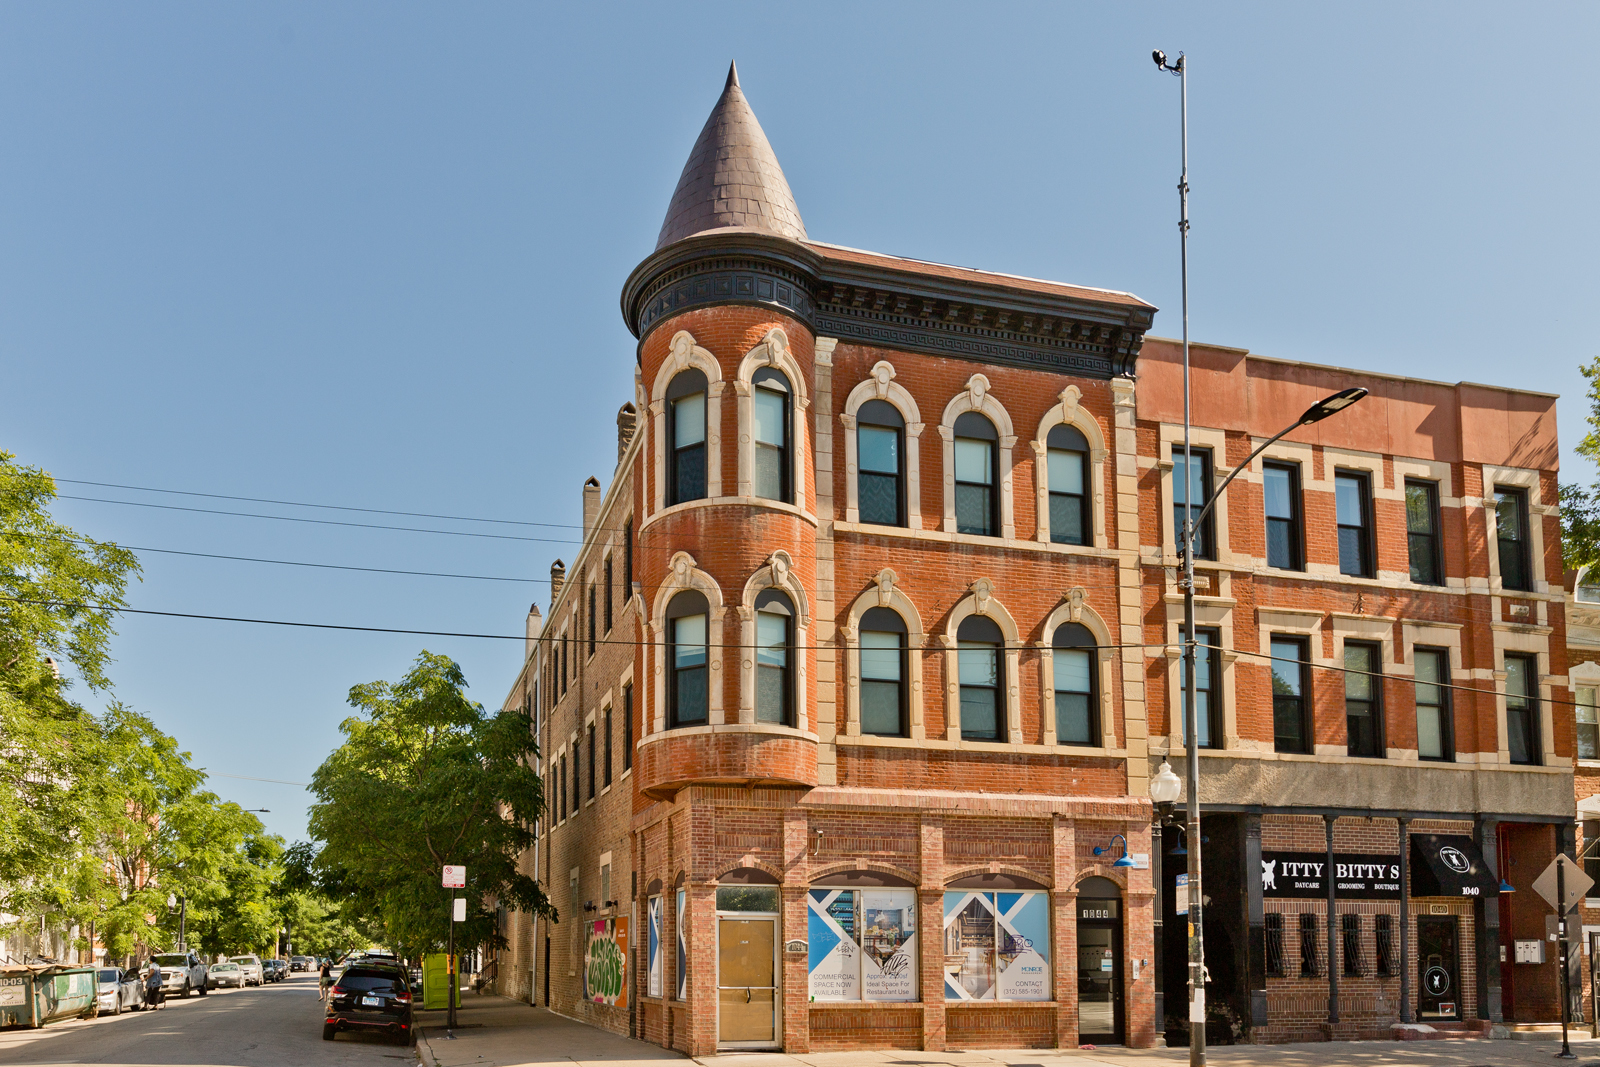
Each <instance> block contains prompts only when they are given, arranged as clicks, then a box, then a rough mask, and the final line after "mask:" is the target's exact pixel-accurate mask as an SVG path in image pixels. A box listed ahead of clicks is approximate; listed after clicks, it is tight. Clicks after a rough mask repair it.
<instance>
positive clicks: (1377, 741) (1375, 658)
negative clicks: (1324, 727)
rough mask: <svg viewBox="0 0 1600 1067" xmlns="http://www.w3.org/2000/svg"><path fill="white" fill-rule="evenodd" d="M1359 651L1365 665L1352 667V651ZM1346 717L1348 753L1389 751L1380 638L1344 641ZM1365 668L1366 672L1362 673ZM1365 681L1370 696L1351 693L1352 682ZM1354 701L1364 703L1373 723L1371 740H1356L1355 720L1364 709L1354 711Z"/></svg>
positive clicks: (1372, 754)
mask: <svg viewBox="0 0 1600 1067" xmlns="http://www.w3.org/2000/svg"><path fill="white" fill-rule="evenodd" d="M1352 651H1360V652H1362V653H1364V654H1365V656H1366V664H1367V665H1366V666H1365V667H1352V666H1351V664H1350V653H1351V652H1352ZM1344 667H1345V674H1344V717H1345V750H1346V754H1347V755H1350V756H1356V757H1364V758H1367V759H1381V758H1383V757H1384V756H1385V755H1386V754H1387V748H1386V745H1387V738H1386V737H1385V734H1386V731H1385V729H1384V719H1383V645H1382V644H1381V643H1380V642H1377V641H1349V640H1347V641H1345V643H1344ZM1361 671H1365V672H1367V673H1364V674H1363V673H1359V672H1361ZM1363 682H1364V683H1366V684H1367V686H1368V696H1367V697H1365V698H1362V697H1361V696H1359V695H1356V696H1352V695H1351V693H1350V687H1351V685H1352V684H1357V685H1359V684H1361V683H1363ZM1352 705H1354V706H1356V707H1357V708H1360V707H1361V705H1365V706H1366V707H1365V709H1364V714H1365V715H1366V717H1367V719H1368V720H1369V722H1370V724H1371V730H1372V736H1371V743H1370V744H1357V742H1356V733H1357V730H1356V725H1357V724H1356V722H1355V720H1356V719H1357V718H1358V717H1360V715H1361V714H1363V712H1362V711H1357V712H1352V711H1351V707H1352ZM1358 750H1359V751H1358Z"/></svg>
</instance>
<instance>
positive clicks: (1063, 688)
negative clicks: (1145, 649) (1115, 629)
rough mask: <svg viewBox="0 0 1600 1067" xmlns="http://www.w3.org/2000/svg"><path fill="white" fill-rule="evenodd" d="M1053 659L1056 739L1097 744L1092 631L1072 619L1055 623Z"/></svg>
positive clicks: (1098, 740)
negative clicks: (1060, 623)
mask: <svg viewBox="0 0 1600 1067" xmlns="http://www.w3.org/2000/svg"><path fill="white" fill-rule="evenodd" d="M1053 644H1054V645H1055V649H1054V652H1053V656H1054V661H1053V663H1052V664H1051V666H1052V668H1053V673H1054V674H1055V687H1056V743H1057V744H1062V745H1097V744H1099V743H1100V738H1099V727H1100V723H1099V718H1100V717H1099V715H1098V714H1097V712H1098V711H1099V708H1098V706H1097V705H1098V701H1096V700H1095V693H1096V691H1097V688H1098V687H1097V686H1096V685H1095V680H1096V679H1095V676H1096V675H1097V674H1098V673H1099V672H1098V671H1097V670H1096V666H1097V665H1096V663H1095V641H1094V634H1092V633H1090V632H1089V630H1088V628H1087V627H1085V626H1082V625H1080V624H1078V623H1075V622H1069V623H1063V624H1062V625H1060V626H1058V627H1056V635H1055V640H1054V642H1053Z"/></svg>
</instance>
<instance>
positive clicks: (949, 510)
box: [939, 374, 1017, 540]
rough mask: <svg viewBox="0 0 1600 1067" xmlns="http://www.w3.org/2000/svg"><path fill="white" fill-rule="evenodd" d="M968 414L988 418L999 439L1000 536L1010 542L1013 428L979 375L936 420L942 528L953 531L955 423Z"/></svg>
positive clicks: (1013, 530)
mask: <svg viewBox="0 0 1600 1067" xmlns="http://www.w3.org/2000/svg"><path fill="white" fill-rule="evenodd" d="M969 411H970V412H976V413H977V414H979V415H982V416H984V417H985V418H987V419H988V420H989V422H990V423H992V424H993V426H994V430H995V433H996V435H997V437H998V444H999V454H998V463H997V464H996V466H997V468H998V471H997V473H998V477H997V479H996V481H997V483H998V484H997V485H996V486H995V490H996V492H998V493H999V494H1000V500H999V507H998V509H997V510H998V511H999V519H1000V529H999V536H1000V537H1002V538H1004V539H1006V540H1010V539H1012V538H1015V537H1016V535H1017V527H1016V519H1015V515H1014V509H1013V506H1012V505H1013V501H1012V493H1011V488H1012V486H1011V477H1012V472H1011V467H1012V460H1013V456H1012V453H1013V451H1014V450H1015V448H1016V445H1017V434H1016V430H1015V429H1014V428H1013V427H1012V423H1011V414H1010V412H1008V411H1006V409H1005V407H1004V406H1003V405H1002V404H1001V403H1000V401H998V400H996V399H995V398H994V394H993V393H991V392H990V391H989V379H988V378H987V377H986V376H984V375H982V374H974V375H973V376H972V377H970V378H968V379H967V387H966V388H965V389H964V390H962V391H961V392H959V393H957V394H956V395H955V396H954V397H952V398H951V400H950V403H948V404H946V405H945V408H944V415H943V417H942V418H941V419H940V420H939V437H940V438H941V439H942V442H943V446H944V529H945V532H946V533H955V532H956V448H955V439H956V420H957V419H958V418H960V417H961V416H962V415H964V414H966V413H967V412H969Z"/></svg>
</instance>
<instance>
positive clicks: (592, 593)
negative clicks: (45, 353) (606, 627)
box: [587, 582, 600, 656]
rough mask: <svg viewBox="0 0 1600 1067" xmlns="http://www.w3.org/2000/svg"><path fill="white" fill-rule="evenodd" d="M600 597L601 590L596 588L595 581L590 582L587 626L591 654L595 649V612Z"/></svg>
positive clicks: (591, 654)
mask: <svg viewBox="0 0 1600 1067" xmlns="http://www.w3.org/2000/svg"><path fill="white" fill-rule="evenodd" d="M599 598H600V591H599V590H598V589H596V588H595V584H594V583H593V582H590V583H589V618H588V620H587V627H588V632H589V655H590V656H593V655H594V649H595V614H596V613H595V608H596V607H598V606H599V605H598V604H597V601H598V600H599Z"/></svg>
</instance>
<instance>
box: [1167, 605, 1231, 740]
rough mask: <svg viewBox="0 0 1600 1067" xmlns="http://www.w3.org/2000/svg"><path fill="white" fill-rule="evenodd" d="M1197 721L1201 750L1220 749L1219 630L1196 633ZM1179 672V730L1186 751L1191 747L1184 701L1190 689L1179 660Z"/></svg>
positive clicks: (1196, 726)
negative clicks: (1218, 737) (1187, 687)
mask: <svg viewBox="0 0 1600 1067" xmlns="http://www.w3.org/2000/svg"><path fill="white" fill-rule="evenodd" d="M1194 643H1195V648H1194V681H1195V685H1194V717H1195V732H1196V733H1197V734H1198V735H1199V737H1200V743H1199V747H1200V748H1217V747H1219V742H1218V740H1217V727H1218V726H1219V725H1220V724H1221V721H1222V715H1221V710H1222V688H1221V679H1220V678H1219V677H1218V672H1217V649H1218V648H1219V647H1221V645H1222V634H1221V632H1220V631H1218V630H1205V629H1196V630H1195V632H1194ZM1177 669H1178V697H1179V701H1180V703H1179V705H1178V726H1179V732H1180V733H1181V735H1182V737H1183V743H1184V747H1188V744H1189V727H1188V720H1187V719H1186V718H1185V717H1184V715H1185V712H1184V707H1183V704H1182V698H1183V696H1184V693H1185V692H1186V689H1185V686H1186V685H1187V681H1186V678H1187V675H1186V673H1185V672H1186V668H1185V666H1184V662H1183V659H1182V658H1181V657H1180V658H1179V659H1178V660H1177Z"/></svg>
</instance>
